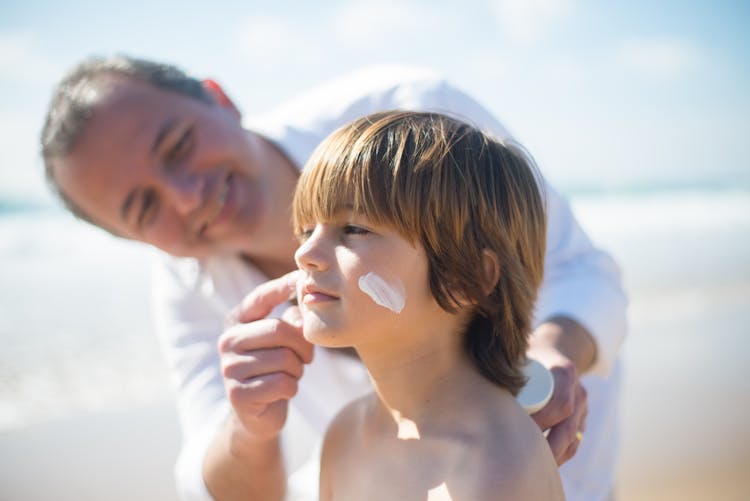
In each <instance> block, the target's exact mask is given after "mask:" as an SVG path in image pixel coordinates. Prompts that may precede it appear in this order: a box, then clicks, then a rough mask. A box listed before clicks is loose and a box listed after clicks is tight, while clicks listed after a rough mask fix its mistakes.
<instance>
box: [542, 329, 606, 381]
mask: <svg viewBox="0 0 750 501" xmlns="http://www.w3.org/2000/svg"><path fill="white" fill-rule="evenodd" d="M550 350H554V351H556V352H558V353H560V354H561V355H563V356H564V357H565V358H567V359H568V360H570V361H571V362H572V363H573V365H575V367H576V370H577V372H578V374H584V373H586V372H587V371H588V370H589V369H591V367H593V365H594V363H595V362H596V353H597V349H596V341H594V338H593V336H592V335H591V334H590V333H589V332H588V331H587V330H586V328H585V327H583V326H582V325H581V324H579V323H578V322H576V321H575V320H573V319H571V318H568V317H564V316H556V317H551V318H549V319H547V320H546V321H544V322H543V323H542V324H541V325H539V327H537V328H536V329H535V330H534V332H533V333H532V335H531V337H530V338H529V349H528V354H529V355H530V356H531V357H532V358H536V357H534V353H535V352H537V353H540V354H542V353H544V352H549V351H550Z"/></svg>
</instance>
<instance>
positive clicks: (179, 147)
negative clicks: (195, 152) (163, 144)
mask: <svg viewBox="0 0 750 501" xmlns="http://www.w3.org/2000/svg"><path fill="white" fill-rule="evenodd" d="M192 146H193V128H192V127H188V128H187V129H185V131H184V132H183V133H182V135H180V137H179V138H178V139H177V142H176V143H175V144H174V145H173V146H172V147H171V148H170V149H169V151H168V152H167V162H170V163H172V162H175V161H177V160H180V159H182V158H184V157H185V156H187V155H188V153H190V149H191V147H192Z"/></svg>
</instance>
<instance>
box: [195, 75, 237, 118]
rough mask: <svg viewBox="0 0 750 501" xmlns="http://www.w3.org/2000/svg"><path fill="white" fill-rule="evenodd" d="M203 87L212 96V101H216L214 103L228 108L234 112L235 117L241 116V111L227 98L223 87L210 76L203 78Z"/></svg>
mask: <svg viewBox="0 0 750 501" xmlns="http://www.w3.org/2000/svg"><path fill="white" fill-rule="evenodd" d="M203 88H204V89H205V90H206V92H208V93H209V95H210V96H211V97H212V98H214V101H216V104H218V105H219V106H221V107H223V108H228V109H230V110H231V111H232V113H234V114H235V115H236V116H237V118H242V113H240V110H239V109H238V108H237V107H236V106H235V105H234V103H233V102H232V100H231V99H229V96H227V94H226V93H225V92H224V89H222V88H221V85H219V84H218V83H216V81H214V80H211V79H210V78H207V79H205V80H203Z"/></svg>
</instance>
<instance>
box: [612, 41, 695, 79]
mask: <svg viewBox="0 0 750 501" xmlns="http://www.w3.org/2000/svg"><path fill="white" fill-rule="evenodd" d="M617 60H618V62H619V63H620V64H621V65H622V67H624V68H625V69H627V70H630V71H633V72H636V73H639V74H642V75H645V76H649V77H654V78H659V79H671V78H675V77H679V76H681V75H683V74H684V73H686V72H688V71H690V70H692V69H693V68H694V67H696V66H697V65H698V63H699V61H700V56H699V54H698V51H697V50H695V48H693V47H691V46H689V45H687V44H685V43H684V42H681V41H679V40H670V39H665V38H661V39H642V40H630V41H627V42H624V43H623V44H622V45H621V46H620V48H619V49H618V57H617Z"/></svg>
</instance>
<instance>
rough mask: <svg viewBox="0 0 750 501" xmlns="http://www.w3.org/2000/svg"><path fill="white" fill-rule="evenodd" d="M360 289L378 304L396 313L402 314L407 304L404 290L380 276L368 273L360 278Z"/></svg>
mask: <svg viewBox="0 0 750 501" xmlns="http://www.w3.org/2000/svg"><path fill="white" fill-rule="evenodd" d="M359 288H360V289H361V290H362V292H364V293H365V294H367V295H368V296H370V297H371V298H372V300H373V301H375V303H376V304H378V305H380V306H382V307H384V308H388V309H389V310H391V311H392V312H394V313H401V310H403V309H404V304H406V298H405V297H404V288H403V287H402V286H401V284H400V283H399V284H398V285H397V286H394V285H392V284H389V283H388V282H386V281H385V280H383V278H381V277H380V276H379V275H376V274H375V273H372V272H370V273H368V274H366V275H362V276H361V277H359Z"/></svg>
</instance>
